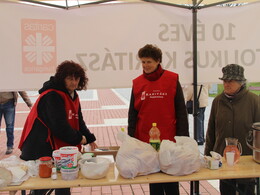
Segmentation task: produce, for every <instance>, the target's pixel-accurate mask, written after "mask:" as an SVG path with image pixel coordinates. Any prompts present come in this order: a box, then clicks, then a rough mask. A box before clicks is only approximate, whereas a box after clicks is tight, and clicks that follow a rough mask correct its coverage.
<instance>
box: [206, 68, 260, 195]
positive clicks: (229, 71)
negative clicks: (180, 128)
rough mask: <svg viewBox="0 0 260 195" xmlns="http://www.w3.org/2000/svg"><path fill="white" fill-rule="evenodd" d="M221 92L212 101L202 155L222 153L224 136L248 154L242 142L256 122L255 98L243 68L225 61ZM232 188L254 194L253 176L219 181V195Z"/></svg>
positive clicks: (258, 111)
mask: <svg viewBox="0 0 260 195" xmlns="http://www.w3.org/2000/svg"><path fill="white" fill-rule="evenodd" d="M222 72H223V77H222V78H219V79H220V80H223V85H224V91H223V92H222V93H221V94H220V95H218V96H217V97H216V98H215V99H214V101H213V103H212V108H211V113H210V118H209V123H208V130H207V135H206V145H205V152H204V153H205V155H210V151H215V152H217V153H219V154H221V155H223V151H224V149H225V147H226V144H225V138H227V137H233V138H237V139H238V141H239V142H240V143H241V145H242V148H243V154H242V155H252V150H251V149H250V148H249V147H248V146H247V144H246V139H245V138H246V136H247V134H248V131H249V130H250V129H251V126H252V124H253V123H255V122H259V121H260V106H259V97H258V96H257V95H255V94H254V93H252V92H250V91H248V90H247V89H246V79H245V77H244V68H243V67H242V66H240V65H237V64H229V65H227V66H225V67H224V68H222ZM236 190H238V191H240V192H241V191H242V192H244V193H245V194H247V195H251V194H254V179H239V180H237V179H232V180H220V192H221V194H222V195H226V194H227V195H235V194H236Z"/></svg>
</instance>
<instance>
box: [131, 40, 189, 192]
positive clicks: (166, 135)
mask: <svg viewBox="0 0 260 195" xmlns="http://www.w3.org/2000/svg"><path fill="white" fill-rule="evenodd" d="M138 57H139V58H140V60H141V63H142V67H143V74H142V75H140V76H139V77H137V78H135V79H134V80H133V87H132V95H131V100H130V107H129V113H128V134H129V135H130V136H132V137H135V138H137V139H139V140H141V141H144V142H147V143H149V130H150V128H151V127H152V123H157V127H158V128H159V129H160V133H161V135H160V139H161V140H163V139H167V140H171V141H175V139H174V137H175V136H176V135H177V136H189V128H188V116H187V112H186V106H185V101H184V96H183V92H182V88H181V85H180V83H179V76H178V74H176V73H174V72H170V71H168V70H164V69H163V68H162V66H161V62H162V52H161V50H160V49H159V48H158V47H156V46H153V45H150V44H148V45H145V46H144V47H143V48H141V49H140V50H139V52H138ZM150 194H154V195H160V194H174V195H178V194H179V184H178V183H177V182H176V183H158V184H150Z"/></svg>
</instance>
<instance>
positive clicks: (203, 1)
mask: <svg viewBox="0 0 260 195" xmlns="http://www.w3.org/2000/svg"><path fill="white" fill-rule="evenodd" d="M7 1H12V2H20V3H33V4H38V5H47V6H52V7H58V8H65V9H68V8H73V7H79V6H82V5H88V4H102V3H125V2H141V1H147V2H153V3H160V4H167V5H177V6H179V5H180V6H183V7H189V5H193V3H194V2H193V0H7ZM255 1H259V0H196V3H197V4H199V6H200V7H204V6H205V7H208V6H214V5H219V4H243V3H251V2H255Z"/></svg>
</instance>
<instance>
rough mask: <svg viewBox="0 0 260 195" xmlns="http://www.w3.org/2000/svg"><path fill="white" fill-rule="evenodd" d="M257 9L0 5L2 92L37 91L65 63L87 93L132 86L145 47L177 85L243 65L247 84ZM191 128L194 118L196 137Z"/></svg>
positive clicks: (211, 0)
mask: <svg viewBox="0 0 260 195" xmlns="http://www.w3.org/2000/svg"><path fill="white" fill-rule="evenodd" d="M61 1H62V2H64V4H60V2H61ZM20 2H23V3H30V4H31V3H34V5H36V4H38V5H44V6H47V7H36V6H32V5H24V4H18V3H20ZM57 2H59V3H57ZM72 2H73V3H72ZM109 2H120V3H122V4H120V5H119V4H113V5H110V4H109V5H108V4H107V3H109ZM245 2H249V3H250V4H247V5H245V6H243V7H242V6H236V7H228V6H227V7H225V6H223V7H215V6H216V5H220V4H225V5H231V4H232V3H236V5H238V4H244V3H245ZM54 3H55V4H54ZM96 4H99V5H98V6H97V5H96ZM233 5H234V4H233ZM170 6H172V7H170ZM49 7H53V8H58V9H49ZM173 7H174V8H173ZM76 8H81V9H76ZM170 8H171V9H170ZM205 8H209V9H205ZM231 9H232V11H231ZM259 9H260V3H259V0H247V1H243V0H239V1H235V0H227V1H219V0H204V1H203V0H201V1H196V0H194V1H185V2H184V1H183V0H163V1H162V0H161V1H156V0H143V1H135V0H133V1H132V0H130V1H111V0H101V1H95V0H93V1H88V2H86V1H83V0H76V1H69V0H60V1H54V0H45V1H43V0H11V1H4V2H0V24H1V26H2V29H3V30H2V31H1V32H0V42H1V43H2V44H1V47H0V59H1V62H2V65H1V72H0V83H1V87H0V91H7V90H11V91H12V90H38V89H39V88H40V87H41V85H42V83H43V82H44V81H45V80H47V79H48V77H49V76H50V75H52V74H53V73H54V72H55V67H56V66H57V64H59V63H60V62H61V61H63V60H66V59H72V60H75V61H78V62H79V63H81V64H82V65H83V66H85V67H86V69H87V71H88V76H89V78H90V84H89V88H115V87H131V80H132V79H133V78H134V77H136V76H137V75H139V74H140V73H141V66H140V63H139V62H138V60H137V59H136V52H137V50H138V49H139V48H140V47H142V46H143V45H144V44H146V43H154V44H156V45H158V46H159V47H160V48H161V49H162V50H163V52H164V55H163V66H164V67H165V68H167V69H170V70H173V71H175V72H177V73H179V75H180V81H181V82H182V83H193V84H194V85H195V86H196V85H197V82H198V81H199V82H210V83H214V82H218V77H219V76H221V67H223V66H225V65H226V64H227V63H239V64H241V65H242V66H244V67H245V69H246V78H248V80H249V81H259V77H258V76H257V74H256V72H257V71H258V70H259V64H260V58H259V57H258V56H259V54H258V53H259V52H260V48H259V45H260V44H259V43H260V40H258V36H259V33H260V25H259V24H256V23H254V19H256V18H258V17H259V16H260V13H259V11H258V10H259ZM8 13H16V14H15V15H14V16H13V15H12V14H11V15H10V14H8ZM144 13H145V14H144ZM7 16H8V17H7ZM37 40H38V42H37ZM39 40H41V41H42V42H41V44H42V45H40V44H39ZM43 46H44V47H43ZM39 56H40V57H39ZM10 78H11V79H10ZM9 80H11V81H10V82H9ZM17 80H18V81H17ZM194 94H197V87H194ZM194 100H195V101H196V100H197V97H194ZM195 105H196V104H195ZM194 113H197V108H196V107H195V111H194ZM196 123H197V114H194V128H195V129H194V135H195V136H196V135H197V134H196V127H197V125H196ZM192 189H193V188H192ZM195 193H198V184H197V183H196V184H195ZM191 194H193V192H191Z"/></svg>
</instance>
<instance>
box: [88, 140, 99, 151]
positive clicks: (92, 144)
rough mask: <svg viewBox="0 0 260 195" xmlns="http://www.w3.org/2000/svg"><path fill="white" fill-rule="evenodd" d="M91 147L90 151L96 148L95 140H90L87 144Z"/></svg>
mask: <svg viewBox="0 0 260 195" xmlns="http://www.w3.org/2000/svg"><path fill="white" fill-rule="evenodd" d="M89 145H90V147H91V151H94V150H95V149H96V148H98V146H97V144H96V143H95V142H92V143H90V144H89Z"/></svg>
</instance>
